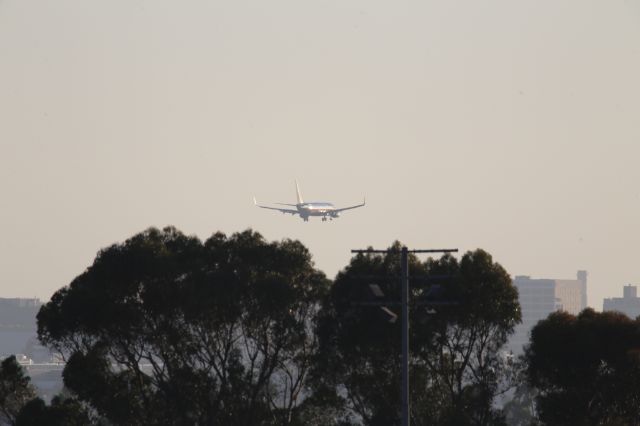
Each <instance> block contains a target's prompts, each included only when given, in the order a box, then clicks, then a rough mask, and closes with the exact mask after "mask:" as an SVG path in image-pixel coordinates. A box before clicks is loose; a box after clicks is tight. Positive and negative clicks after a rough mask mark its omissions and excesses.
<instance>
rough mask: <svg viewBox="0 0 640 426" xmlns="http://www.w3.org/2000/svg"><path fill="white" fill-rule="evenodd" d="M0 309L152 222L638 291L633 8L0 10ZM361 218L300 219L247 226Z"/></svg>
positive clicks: (16, 2)
mask: <svg viewBox="0 0 640 426" xmlns="http://www.w3.org/2000/svg"><path fill="white" fill-rule="evenodd" d="M0 52H1V53H2V54H0V77H1V78H0V234H1V235H2V238H0V294H1V295H2V296H3V297H34V296H37V297H39V298H41V299H42V300H43V301H46V300H48V299H49V297H50V296H51V295H52V294H53V292H55V291H56V290H57V289H59V288H60V287H62V286H64V285H67V284H69V283H70V282H71V280H72V279H73V278H74V277H75V276H77V275H78V274H80V273H82V271H83V270H84V269H85V268H86V267H87V266H89V265H90V264H91V262H92V261H93V259H94V257H95V256H96V253H97V251H98V250H100V249H101V248H103V247H106V246H108V245H110V244H112V243H115V242H121V241H124V240H125V239H126V238H128V237H130V236H132V235H133V234H135V233H137V232H140V231H142V230H144V229H146V228H148V227H150V226H156V227H163V226H166V225H174V226H176V227H177V228H178V229H180V230H181V231H183V232H185V233H187V234H195V235H197V236H199V237H200V238H201V239H206V238H207V237H208V236H209V235H211V234H212V233H214V232H216V231H223V232H225V233H227V234H230V233H233V232H236V231H242V230H244V229H246V228H248V227H251V228H253V229H255V230H257V231H258V232H260V233H262V234H263V235H264V236H265V238H267V239H269V240H280V239H282V238H294V239H299V240H300V241H302V242H303V243H304V244H305V245H306V246H307V247H308V248H309V249H310V251H311V253H312V254H313V257H314V259H315V261H316V266H317V267H318V268H320V269H321V270H323V271H325V272H326V273H327V274H328V275H329V277H331V278H333V276H334V275H335V273H336V272H337V271H338V270H339V269H341V268H342V267H344V266H346V265H347V263H348V262H349V259H350V257H351V253H350V249H352V248H363V247H366V246H374V247H387V246H388V245H390V244H391V243H392V242H393V241H394V240H396V239H397V240H400V241H402V242H403V243H404V244H407V245H408V246H410V247H416V248H431V247H434V248H441V247H457V248H459V249H460V250H461V251H463V252H464V251H466V250H473V249H475V248H478V247H480V248H483V249H485V250H487V251H488V252H490V253H491V254H492V255H493V256H494V259H495V260H496V261H498V262H499V263H501V264H502V265H503V266H504V267H505V268H506V269H507V271H508V272H509V273H510V274H511V275H512V276H515V275H530V276H532V277H536V278H557V279H563V278H567V279H571V278H574V277H575V273H576V271H577V270H579V269H584V270H587V271H588V273H589V278H588V304H589V305H590V306H593V307H594V308H596V309H598V310H601V309H602V299H603V298H604V297H612V296H615V295H617V294H618V293H619V289H620V287H621V286H622V285H625V284H628V283H631V284H640V270H639V268H638V266H637V258H638V251H639V249H638V239H639V238H638V237H639V234H640V228H639V225H638V218H639V217H640V189H639V187H638V183H639V182H640V167H639V166H638V159H639V158H640V126H639V125H638V118H639V117H640V79H639V77H638V76H640V2H637V1H622V0H610V1H606V2H603V1H596V0H566V1H562V2H551V1H535V0H523V1H520V2H510V1H505V0H486V1H483V2H474V1H471V0H467V1H460V2H444V1H403V2H386V1H374V0H366V1H365V0H353V1H343V0H322V1H299V0H273V1H269V2H259V1H217V2H211V1H205V0H194V1H191V2H186V3H185V2H176V1H169V0H126V1H125V0H115V1H102V2H100V1H98V2H87V1H83V0H58V1H55V2H47V1H40V0H0ZM294 179H298V181H299V182H300V185H301V187H302V189H303V193H304V195H305V197H306V198H308V199H310V200H313V199H319V200H327V201H331V202H334V203H335V204H336V205H349V204H350V203H354V202H360V200H362V197H363V196H366V198H367V205H366V207H364V208H362V209H357V210H354V211H352V212H350V214H349V215H344V216H343V217H341V218H340V219H338V220H337V221H333V222H327V223H323V222H321V221H320V220H315V221H314V220H311V221H310V222H308V223H304V222H302V221H301V220H300V219H299V218H292V217H291V216H283V215H279V214H270V212H267V211H264V210H261V209H258V208H256V207H255V206H254V205H253V200H252V197H253V196H254V195H255V196H256V197H257V198H258V199H259V200H268V201H282V202H290V200H291V199H292V198H293V197H294V195H295V192H294V183H293V182H294Z"/></svg>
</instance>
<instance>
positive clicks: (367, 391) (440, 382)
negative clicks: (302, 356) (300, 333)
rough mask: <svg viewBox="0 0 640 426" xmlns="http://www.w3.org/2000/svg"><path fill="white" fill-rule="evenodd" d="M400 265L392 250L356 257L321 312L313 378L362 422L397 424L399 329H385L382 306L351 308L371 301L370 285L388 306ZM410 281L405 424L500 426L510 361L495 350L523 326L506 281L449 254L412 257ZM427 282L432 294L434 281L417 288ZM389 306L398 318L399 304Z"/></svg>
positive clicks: (484, 257) (481, 259)
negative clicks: (499, 400) (497, 404)
mask: <svg viewBox="0 0 640 426" xmlns="http://www.w3.org/2000/svg"><path fill="white" fill-rule="evenodd" d="M395 248H396V249H399V248H400V246H399V244H396V246H395ZM399 268H400V264H399V250H398V252H395V253H394V252H392V253H387V254H385V255H375V254H361V255H358V256H356V257H354V258H353V259H352V260H351V263H350V265H349V266H348V267H347V268H346V269H345V270H344V271H342V272H341V273H340V274H338V277H337V278H336V281H335V284H334V286H333V287H332V289H331V293H330V296H329V297H328V298H327V300H326V302H325V304H324V307H323V311H322V313H321V320H320V323H319V324H320V325H319V336H320V340H321V353H322V354H323V359H322V362H321V363H319V364H318V368H319V370H320V371H319V373H318V377H319V378H321V379H322V386H324V388H325V389H327V390H328V389H333V390H334V392H335V394H336V395H339V396H341V397H342V398H343V400H344V401H343V403H344V405H345V406H347V407H348V408H349V409H350V410H352V411H353V412H355V413H357V415H358V416H359V417H361V418H362V419H363V422H364V424H366V425H392V424H398V422H399V414H400V401H399V396H400V395H399V392H398V390H399V389H400V382H399V380H400V374H399V372H400V371H401V364H400V362H401V352H400V327H401V325H400V322H399V321H398V322H395V323H390V322H389V320H388V315H387V314H385V312H384V311H382V309H380V308H376V307H372V306H367V305H365V306H360V305H358V304H357V303H356V304H354V303H353V302H354V301H359V300H360V301H364V300H370V299H371V290H370V285H369V284H370V283H372V282H374V283H376V284H378V285H379V287H380V288H381V289H382V290H383V292H384V293H385V294H386V295H387V297H388V300H389V303H390V305H389V306H390V307H391V308H392V309H394V308H393V301H397V300H398V299H399V293H400V289H399V280H398V276H399V273H400V270H399ZM409 274H410V276H414V277H415V279H414V280H412V281H413V283H414V284H412V285H413V287H412V292H411V293H412V294H411V298H412V300H413V301H414V302H415V303H414V306H413V307H412V309H411V314H410V321H411V327H410V338H411V340H410V341H411V348H410V352H411V353H410V364H411V365H410V372H411V373H410V374H411V379H412V383H411V395H410V397H411V403H412V405H411V406H412V409H411V422H412V424H414V425H422V424H425V425H426V424H429V425H466V424H477V425H489V424H502V423H503V418H502V415H501V413H500V412H499V410H496V409H495V408H494V407H493V402H494V397H495V396H496V395H497V394H499V393H501V392H502V391H503V390H505V389H506V382H507V379H508V372H509V368H508V367H509V365H508V364H509V361H508V359H507V358H505V357H503V356H501V355H500V349H501V348H502V346H503V345H504V343H505V342H506V340H507V337H508V336H509V334H510V333H511V332H512V331H513V328H514V326H515V325H516V324H517V323H518V322H519V321H520V311H519V305H518V297H517V292H516V290H515V289H514V288H513V287H512V285H511V280H510V277H509V275H508V274H507V273H506V272H505V270H504V269H503V268H502V267H501V266H500V265H498V264H496V263H494V262H493V260H492V258H491V256H490V255H489V254H488V253H486V252H484V251H482V250H477V251H474V252H468V253H466V254H465V255H464V256H463V257H462V259H461V260H460V261H458V260H456V259H455V258H454V257H452V256H448V255H446V256H443V257H442V258H440V259H429V260H428V261H427V262H425V263H420V262H419V261H418V260H417V259H416V258H415V257H412V258H411V259H410V265H409ZM428 277H432V278H435V277H440V278H439V279H440V282H441V284H440V287H439V291H438V292H437V295H436V294H434V289H435V287H434V286H433V280H432V281H431V282H430V283H429V282H427V284H426V285H420V282H421V279H423V280H424V279H425V278H428ZM429 302H430V303H429ZM435 302H437V303H441V304H440V305H435V306H434V305H433V303H435ZM442 303H445V304H444V305H442ZM446 303H451V304H446ZM395 309H396V312H398V313H399V310H398V309H399V307H396V308H395ZM328 372H331V374H327V373H328Z"/></svg>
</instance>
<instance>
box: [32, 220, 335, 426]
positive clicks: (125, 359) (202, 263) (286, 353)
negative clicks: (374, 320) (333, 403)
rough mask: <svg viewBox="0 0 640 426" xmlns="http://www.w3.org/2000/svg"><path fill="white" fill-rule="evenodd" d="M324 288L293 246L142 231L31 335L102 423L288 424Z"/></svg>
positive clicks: (246, 237)
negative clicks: (61, 358) (51, 351)
mask: <svg viewBox="0 0 640 426" xmlns="http://www.w3.org/2000/svg"><path fill="white" fill-rule="evenodd" d="M328 284H329V282H328V280H327V279H326V278H325V276H324V274H322V273H321V272H319V271H318V270H316V269H315V268H314V266H313V263H312V261H311V256H310V254H309V252H308V250H307V249H306V248H305V247H304V246H303V245H302V244H301V243H300V242H298V241H292V240H284V241H281V242H266V241H265V240H264V239H263V238H262V236H260V234H258V233H256V232H253V231H251V230H247V231H244V232H241V233H236V234H233V235H231V236H230V237H227V236H226V235H224V234H222V233H216V234H214V235H212V236H211V237H210V238H209V239H207V240H206V241H204V242H201V241H200V240H199V239H198V238H196V237H193V236H186V235H184V234H182V233H181V232H179V231H178V230H176V229H175V228H172V227H168V228H165V229H163V230H158V229H154V228H151V229H148V230H147V231H145V232H142V233H140V234H137V235H135V236H133V237H132V238H130V239H128V240H127V241H125V242H124V243H122V244H114V245H112V246H111V247H108V248H106V249H104V250H101V251H100V252H99V253H98V255H97V257H96V259H95V261H94V262H93V264H92V265H91V266H90V267H88V268H87V269H86V270H85V271H84V272H83V273H82V274H80V275H79V276H78V277H76V278H75V279H74V280H73V281H72V282H71V283H70V284H69V285H68V286H67V287H64V288H62V289H60V290H59V291H57V292H56V293H55V294H54V295H53V297H52V298H51V301H50V302H49V303H47V304H45V305H44V306H43V307H42V308H41V310H40V312H39V314H38V335H39V338H40V340H41V341H42V342H43V343H45V344H46V345H48V346H50V347H52V348H55V349H56V350H58V351H60V352H61V353H63V354H64V355H65V356H66V358H67V365H66V367H65V370H64V373H63V376H64V382H65V385H66V386H67V387H68V388H69V389H71V390H72V391H73V392H74V393H75V394H76V395H77V396H78V398H79V399H80V400H82V401H84V402H85V403H88V404H90V405H91V406H92V407H93V408H94V409H95V410H96V411H97V412H98V413H99V414H100V415H101V416H104V417H105V418H107V419H108V420H109V421H110V422H112V423H114V424H128V425H136V424H139V425H143V424H144V425H152V424H158V425H159V424H175V425H181V424H184V425H187V424H188V425H194V424H195V425H205V424H206V425H259V424H263V425H269V424H278V425H288V424H295V423H296V422H297V421H298V418H299V417H300V416H301V415H302V414H301V411H302V410H301V408H300V407H301V406H303V405H304V404H302V402H303V401H304V399H305V396H306V395H308V391H306V388H307V384H308V372H309V369H310V367H311V362H312V359H313V357H314V355H315V352H316V350H317V339H316V337H315V334H314V333H313V321H314V318H315V315H316V312H317V310H318V301H319V300H320V299H321V298H322V297H323V295H324V294H325V293H326V291H327V289H328Z"/></svg>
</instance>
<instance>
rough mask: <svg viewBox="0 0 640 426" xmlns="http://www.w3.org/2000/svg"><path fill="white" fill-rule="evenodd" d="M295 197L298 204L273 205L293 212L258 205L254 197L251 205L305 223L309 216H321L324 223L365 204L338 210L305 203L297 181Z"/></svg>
mask: <svg viewBox="0 0 640 426" xmlns="http://www.w3.org/2000/svg"><path fill="white" fill-rule="evenodd" d="M296 195H297V196H298V202H297V203H296V204H285V203H275V204H280V205H281V206H291V207H295V208H296V209H295V210H294V209H283V208H278V207H269V206H262V205H260V204H258V202H257V201H256V197H253V204H255V205H256V206H258V207H260V208H262V209H269V210H277V211H279V212H281V213H282V214H291V215H300V217H301V218H302V220H304V221H305V222H308V221H309V216H322V221H323V222H326V221H327V218H328V219H329V220H333V219H336V218H338V217H339V216H340V213H342V212H343V211H345V210H351V209H357V208H358V207H362V206H364V205H365V202H366V200H362V204H358V205H355V206H349V207H342V208H340V209H337V208H335V206H334V205H333V204H331V203H326V202H312V203H305V202H304V201H303V200H302V195H301V194H300V187H299V186H298V181H296Z"/></svg>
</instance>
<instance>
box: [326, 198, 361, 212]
mask: <svg viewBox="0 0 640 426" xmlns="http://www.w3.org/2000/svg"><path fill="white" fill-rule="evenodd" d="M365 204H366V200H362V204H358V205H356V206H349V207H343V208H341V209H335V210H333V211H334V212H336V213H339V212H343V211H345V210H351V209H357V208H358V207H363V206H364V205H365Z"/></svg>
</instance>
